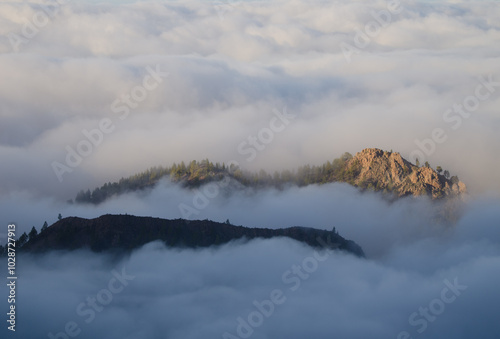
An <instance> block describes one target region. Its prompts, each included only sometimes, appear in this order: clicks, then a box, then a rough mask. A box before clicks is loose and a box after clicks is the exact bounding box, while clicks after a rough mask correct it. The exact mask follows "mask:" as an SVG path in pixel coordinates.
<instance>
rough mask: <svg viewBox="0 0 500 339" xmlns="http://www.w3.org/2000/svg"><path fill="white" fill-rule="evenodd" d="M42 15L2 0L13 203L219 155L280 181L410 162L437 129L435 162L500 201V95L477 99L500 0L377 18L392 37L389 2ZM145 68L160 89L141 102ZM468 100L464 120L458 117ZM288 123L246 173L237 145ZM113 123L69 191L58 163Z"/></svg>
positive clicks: (3, 143)
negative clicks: (352, 165)
mask: <svg viewBox="0 0 500 339" xmlns="http://www.w3.org/2000/svg"><path fill="white" fill-rule="evenodd" d="M61 2H62V1H61ZM37 3H49V2H48V1H47V2H45V1H42V0H40V1H33V2H27V1H8V2H3V3H2V4H1V5H0V19H1V20H0V74H2V81H1V83H0V102H1V103H2V104H1V111H0V117H1V124H0V158H1V159H2V164H1V166H0V175H1V178H2V180H1V182H0V192H1V194H2V195H8V194H12V192H29V193H32V194H35V195H37V196H39V195H43V196H50V197H55V198H57V199H61V200H67V199H69V198H73V197H74V195H75V194H76V192H78V191H79V190H80V189H84V188H89V187H90V188H94V187H96V186H98V185H101V184H103V183H104V182H107V181H116V180H118V179H120V178H121V177H122V176H128V175H131V174H134V173H136V172H138V171H142V170H145V169H147V168H148V167H150V166H154V165H171V164H172V163H174V162H180V161H182V160H184V161H190V160H193V159H197V160H201V159H204V158H207V157H208V158H210V159H211V160H213V161H225V162H228V161H231V160H236V161H238V162H239V163H240V165H241V166H242V167H245V168H250V169H260V168H266V169H269V170H274V169H282V168H295V167H296V166H298V165H302V164H306V163H310V164H321V163H323V162H325V161H327V160H331V159H333V158H335V157H337V156H339V155H340V154H342V153H343V152H345V151H349V152H351V153H355V152H357V151H360V150H362V149H363V148H366V147H379V148H383V149H385V150H391V149H392V150H394V151H399V152H401V154H402V155H403V156H404V157H406V158H411V154H412V152H413V151H414V150H418V149H419V148H418V146H417V145H416V143H415V140H419V141H422V140H424V139H428V138H432V136H433V134H432V132H433V130H434V129H436V128H440V129H442V131H444V136H443V135H440V136H439V140H443V138H445V139H446V141H444V142H442V143H439V144H437V143H436V147H435V150H432V147H431V146H430V145H429V144H427V147H429V150H431V151H432V152H429V155H425V159H422V158H421V159H420V160H421V162H422V163H423V161H422V160H429V162H430V164H431V165H432V166H434V167H436V166H437V165H441V166H442V167H444V168H445V169H448V170H449V171H450V172H451V173H452V174H456V175H458V176H459V177H460V178H461V179H462V180H463V181H465V182H466V184H467V185H468V187H469V190H470V191H471V192H476V193H477V192H484V191H488V190H493V191H498V190H500V186H499V185H500V184H499V183H500V174H499V173H500V172H499V171H498V168H499V161H500V160H499V157H498V156H497V155H498V154H499V151H500V149H499V148H500V140H499V138H500V136H499V134H498V129H499V128H500V123H499V114H498V107H499V103H500V91H499V89H500V86H498V85H491V88H490V90H491V93H490V92H488V90H487V89H486V88H483V89H481V90H480V92H479V93H480V95H481V98H484V96H486V95H487V96H488V98H487V99H481V100H478V99H476V101H477V105H475V102H474V99H470V97H472V98H474V97H475V93H476V92H475V91H476V88H477V87H478V86H479V85H480V84H481V80H480V78H481V77H484V79H488V77H490V78H491V79H492V81H493V83H495V81H497V80H498V81H500V74H499V73H498V64H499V51H500V43H499V42H500V29H499V27H500V23H499V21H498V20H497V19H498V17H499V15H500V13H499V12H500V9H499V8H498V5H497V3H495V2H465V3H461V2H453V3H445V2H441V1H435V2H404V4H401V5H400V6H399V7H397V11H396V12H399V13H395V12H389V14H390V16H389V17H388V16H387V14H380V15H379V18H378V20H379V21H380V22H382V24H383V25H384V26H385V27H381V26H380V24H377V21H375V19H374V15H373V13H381V11H385V13H387V11H388V9H387V5H386V4H385V2H382V1H376V2H373V1H332V2H314V1H313V2H311V1H272V2H254V1H252V2H244V1H226V2H208V1H199V2H174V1H152V2H149V1H140V2H136V3H131V2H126V3H123V2H121V1H120V2H118V1H107V2H105V3H102V2H99V3H100V4H96V3H97V2H96V1H92V2H89V1H67V3H66V4H63V5H60V6H55V7H43V8H45V10H46V12H48V13H49V14H50V15H48V14H45V13H46V12H44V11H43V8H42V7H39V6H38V5H37ZM391 8H392V7H391ZM47 17H49V19H48V18H47ZM374 24H375V25H374ZM366 25H368V26H367V27H368V28H366ZM370 25H371V26H370ZM377 25H378V26H377ZM367 29H368V30H367ZM359 32H361V33H359ZM365 32H368V33H370V35H371V36H372V37H370V36H368V35H365ZM358 35H365V37H367V38H368V41H365V40H363V38H360V37H359V36H358ZM356 41H357V42H358V43H364V42H366V46H364V45H363V44H360V45H356ZM347 45H349V46H351V47H352V50H354V49H356V52H353V53H352V54H351V53H350V52H345V51H346V48H347V49H349V47H346V46H347ZM360 46H361V47H360ZM358 47H359V48H358ZM343 49H344V52H343ZM352 50H351V51H352ZM344 54H346V55H347V56H348V58H346V56H345V55H344ZM348 59H349V61H350V62H348ZM148 67H149V69H150V70H151V69H158V70H159V71H160V72H161V73H162V77H160V78H159V79H160V82H158V83H155V81H153V79H151V78H149V80H148V81H149V82H148V88H150V90H146V91H144V90H141V88H140V86H143V81H144V80H145V78H146V77H147V76H148V75H149V74H150V73H149V72H148ZM167 72H168V75H166V73H167ZM138 86H139V87H138ZM153 87H154V89H153ZM483 87H484V86H483ZM143 88H144V87H143ZM134 89H135V90H134ZM144 93H145V94H144ZM123 95H125V96H127V95H128V96H132V99H131V100H132V101H131V102H130V105H129V104H126V103H125V101H124V99H123V98H124V97H123ZM133 97H135V98H141V101H140V102H136V101H134V99H133ZM468 97H469V99H470V100H469V101H467V100H466V98H468ZM464 101H466V102H467V105H469V106H468V107H472V108H474V110H473V111H471V113H470V114H469V112H465V115H466V117H462V116H461V115H459V113H456V112H454V111H453V105H454V104H463V103H464ZM113 103H114V104H115V105H114V106H112V105H113ZM471 105H472V106H471ZM113 107H114V108H113ZM285 107H286V108H285ZM448 109H451V110H452V112H450V113H449V114H448V115H446V116H445V119H447V121H445V120H444V119H443V117H444V115H445V112H447V110H448ZM125 110H128V112H127V114H126V115H125ZM276 110H277V111H280V112H283V111H284V110H286V112H287V113H288V114H291V115H294V119H291V120H290V123H289V124H288V125H286V128H285V129H283V130H281V131H279V132H276V133H274V136H273V138H272V141H271V142H270V143H269V144H267V145H265V146H266V147H265V149H263V150H261V151H260V150H259V152H258V153H257V156H256V157H255V159H253V160H252V161H247V159H248V158H249V156H248V155H245V154H241V152H239V151H238V146H239V145H240V144H241V143H242V142H244V141H245V140H247V138H248V137H249V136H251V135H253V136H258V133H259V132H260V131H261V130H262V129H263V128H269V125H270V122H271V120H272V119H273V117H274V116H275V115H274V114H275V113H274V112H275V111H276ZM105 119H109V120H106V121H107V122H108V125H106V126H107V127H106V130H107V131H108V132H109V133H103V138H102V141H101V142H100V143H99V144H98V146H92V149H91V150H90V151H89V152H88V154H87V153H85V156H83V157H82V160H81V162H80V163H79V164H78V165H77V166H75V167H74V168H73V166H68V167H67V169H70V170H72V172H71V173H69V172H67V171H64V170H62V174H61V178H62V182H60V180H58V177H57V175H56V173H55V171H54V168H53V165H54V164H55V163H59V164H61V165H65V166H67V165H68V163H67V162H66V157H67V155H68V148H67V147H69V148H71V149H73V150H75V151H76V150H78V145H79V144H80V143H81V142H84V143H85V142H87V145H88V141H87V137H86V136H85V135H84V133H83V131H84V130H87V131H92V130H94V129H96V128H97V129H99V127H100V123H101V122H102V121H103V120H105ZM80 150H81V151H82V152H87V149H86V148H85V147H84V146H83V148H81V149H80ZM247 151H248V149H247ZM76 163H77V162H76V161H75V162H73V164H76ZM13 218H14V219H15V216H13Z"/></svg>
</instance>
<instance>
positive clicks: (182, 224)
mask: <svg viewBox="0 0 500 339" xmlns="http://www.w3.org/2000/svg"><path fill="white" fill-rule="evenodd" d="M274 237H288V238H291V239H294V240H297V241H299V242H302V243H304V244H307V245H309V246H311V247H318V248H325V247H326V248H329V249H339V250H344V251H347V252H350V253H353V254H355V255H357V256H361V257H363V256H364V254H363V250H362V249H361V247H360V246H359V245H357V244H356V243H355V242H353V241H351V240H347V239H344V238H343V237H341V236H340V235H339V234H338V233H337V232H335V231H326V230H318V229H314V228H307V227H290V228H282V229H267V228H248V227H242V226H234V225H230V224H229V223H218V222H214V221H209V220H194V221H188V220H184V219H175V220H169V219H160V218H152V217H136V216H131V215H103V216H101V217H99V218H96V219H83V218H77V217H70V218H65V219H62V220H60V221H58V222H56V223H55V224H54V225H52V226H50V227H48V228H47V229H46V230H44V231H43V232H41V233H40V234H39V235H38V236H37V237H36V238H34V239H32V240H30V241H29V242H28V243H26V244H25V245H24V246H23V247H22V250H23V251H25V252H43V251H50V250H76V249H84V248H85V249H90V250H92V251H95V252H102V251H115V252H116V251H118V252H123V251H131V250H133V249H136V248H139V247H141V246H143V245H145V244H147V243H149V242H152V241H155V240H161V241H163V242H164V243H165V245H166V246H168V247H178V248H179V247H180V248H199V247H209V246H216V245H222V244H226V243H228V242H230V241H233V240H237V239H242V240H243V239H246V240H251V239H255V238H264V239H269V238H274Z"/></svg>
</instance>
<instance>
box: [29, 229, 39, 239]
mask: <svg viewBox="0 0 500 339" xmlns="http://www.w3.org/2000/svg"><path fill="white" fill-rule="evenodd" d="M37 235H38V231H37V230H36V228H35V226H33V227H32V228H31V231H30V233H29V234H28V237H29V238H30V240H34V239H35V238H36V236H37Z"/></svg>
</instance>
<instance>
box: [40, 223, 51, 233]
mask: <svg viewBox="0 0 500 339" xmlns="http://www.w3.org/2000/svg"><path fill="white" fill-rule="evenodd" d="M48 227H49V224H47V222H44V223H43V226H42V229H41V230H40V233H42V232H43V231H45V230H46V229H47V228H48Z"/></svg>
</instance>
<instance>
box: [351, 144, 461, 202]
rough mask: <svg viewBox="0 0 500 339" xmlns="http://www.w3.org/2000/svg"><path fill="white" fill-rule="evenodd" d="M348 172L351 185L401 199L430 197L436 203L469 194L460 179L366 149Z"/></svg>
mask: <svg viewBox="0 0 500 339" xmlns="http://www.w3.org/2000/svg"><path fill="white" fill-rule="evenodd" d="M346 171H348V172H350V173H352V174H353V175H352V179H351V183H352V184H354V185H356V186H358V187H360V188H363V189H373V190H376V191H380V190H381V191H388V192H392V193H394V194H395V195H396V196H398V197H402V196H407V195H415V196H419V195H429V196H431V197H432V198H434V199H440V198H445V197H457V196H460V195H462V194H464V193H466V191H467V188H466V186H465V184H464V183H463V182H461V181H459V180H458V178H457V177H451V178H446V177H445V176H444V175H441V174H439V173H438V172H437V171H436V170H434V169H432V168H431V167H430V166H422V167H419V166H416V165H413V164H412V163H410V162H409V161H407V160H405V159H404V158H403V157H402V156H401V154H399V153H397V152H386V151H383V150H381V149H377V148H367V149H364V150H363V151H361V152H358V153H356V155H355V156H354V157H353V158H352V159H350V160H349V161H348V162H347V164H346Z"/></svg>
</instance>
